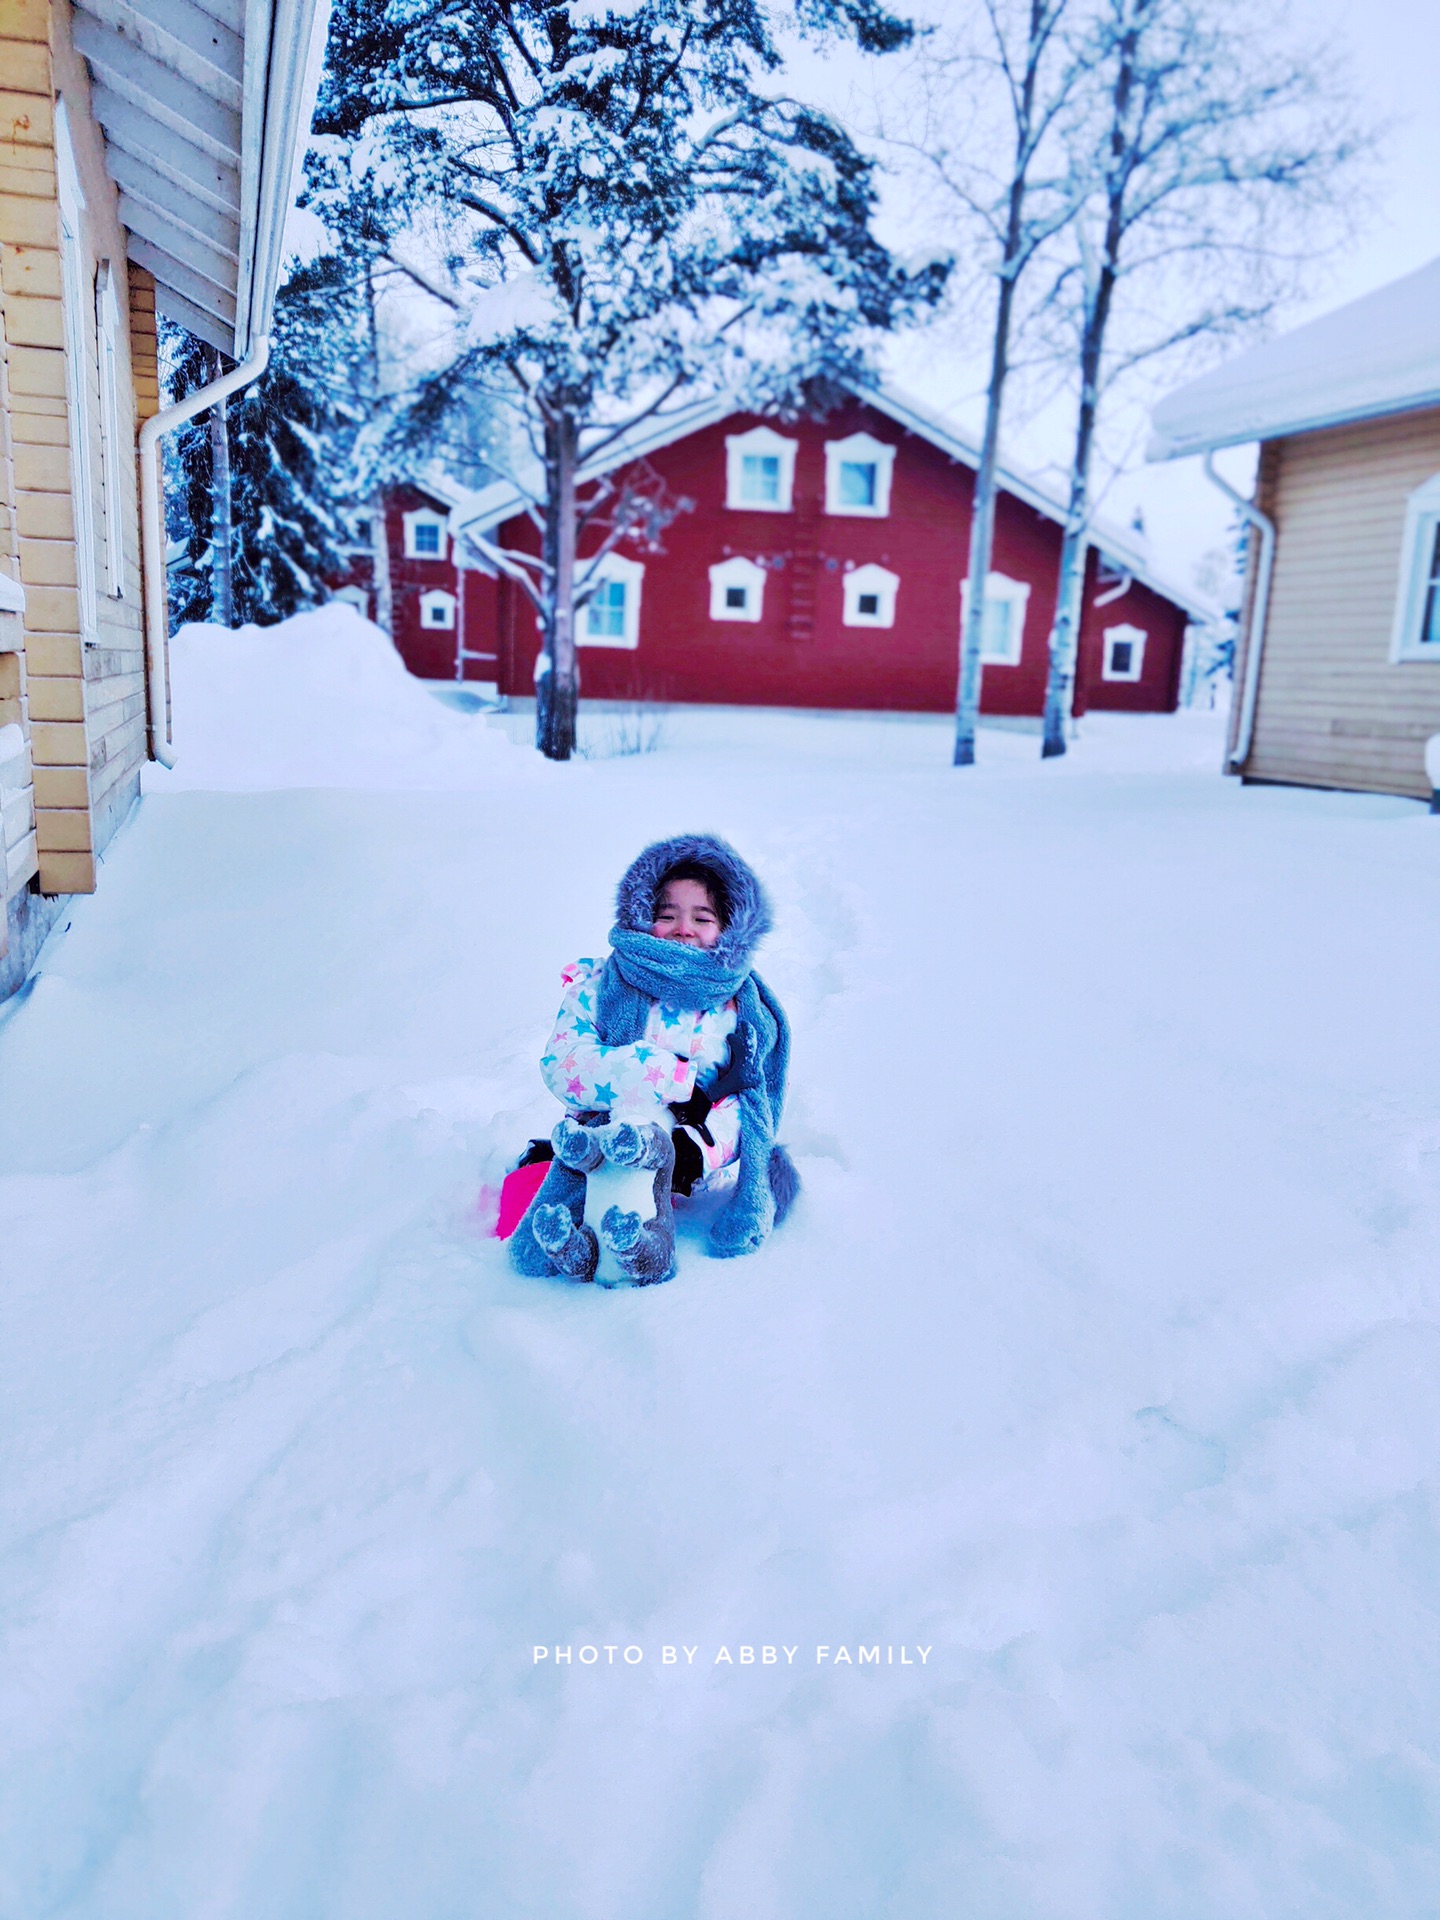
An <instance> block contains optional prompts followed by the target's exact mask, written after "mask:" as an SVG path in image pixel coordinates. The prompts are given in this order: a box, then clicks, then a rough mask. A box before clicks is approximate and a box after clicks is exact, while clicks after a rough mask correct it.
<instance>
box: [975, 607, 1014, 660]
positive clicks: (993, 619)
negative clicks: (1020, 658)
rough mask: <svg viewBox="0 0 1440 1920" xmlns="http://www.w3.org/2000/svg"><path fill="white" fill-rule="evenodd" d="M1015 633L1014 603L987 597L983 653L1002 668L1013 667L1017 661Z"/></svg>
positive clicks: (982, 632)
mask: <svg viewBox="0 0 1440 1920" xmlns="http://www.w3.org/2000/svg"><path fill="white" fill-rule="evenodd" d="M1014 631H1015V604H1014V602H1013V601H1011V600H996V599H993V598H989V597H987V599H986V601H985V618H984V621H983V622H982V624H981V644H980V651H981V653H982V654H983V655H985V657H986V658H987V659H990V660H993V661H995V662H997V663H998V664H999V665H1001V666H1009V665H1011V664H1012V663H1013V662H1014V659H1015V653H1014V644H1015V643H1014Z"/></svg>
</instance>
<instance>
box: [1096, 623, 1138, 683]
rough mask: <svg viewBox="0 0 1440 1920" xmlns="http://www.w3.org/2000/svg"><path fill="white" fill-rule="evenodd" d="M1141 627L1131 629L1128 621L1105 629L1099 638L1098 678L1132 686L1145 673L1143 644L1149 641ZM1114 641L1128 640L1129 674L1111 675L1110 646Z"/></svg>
mask: <svg viewBox="0 0 1440 1920" xmlns="http://www.w3.org/2000/svg"><path fill="white" fill-rule="evenodd" d="M1149 637H1150V636H1149V635H1148V634H1147V633H1146V631H1145V629H1144V628H1143V627H1132V626H1131V625H1130V624H1129V623H1128V621H1127V622H1122V624H1121V625H1120V626H1118V627H1106V629H1105V631H1104V632H1103V633H1102V634H1101V636H1100V641H1101V653H1100V678H1101V679H1102V680H1114V681H1119V682H1121V683H1122V684H1125V685H1130V686H1133V685H1134V683H1135V682H1136V681H1137V680H1138V679H1139V678H1140V676H1141V674H1142V673H1143V672H1144V671H1145V642H1146V641H1147V640H1148V639H1149ZM1115 640H1128V641H1129V642H1130V646H1131V654H1130V671H1129V673H1113V672H1112V671H1111V669H1110V645H1111V642H1112V641H1115Z"/></svg>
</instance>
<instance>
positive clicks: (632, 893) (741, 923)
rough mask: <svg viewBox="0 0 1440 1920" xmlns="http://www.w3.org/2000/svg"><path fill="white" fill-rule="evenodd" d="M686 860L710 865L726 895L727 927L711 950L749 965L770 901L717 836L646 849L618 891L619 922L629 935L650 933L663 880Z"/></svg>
mask: <svg viewBox="0 0 1440 1920" xmlns="http://www.w3.org/2000/svg"><path fill="white" fill-rule="evenodd" d="M682 860H694V861H696V862H697V863H698V864H699V865H700V866H702V867H708V868H709V869H710V870H711V872H713V873H714V874H715V875H716V877H717V878H718V879H719V881H720V884H721V886H722V887H723V888H724V891H725V903H726V906H727V908H728V910H729V916H730V918H729V924H728V925H727V926H726V928H725V930H724V932H723V933H722V934H721V935H720V938H719V940H718V941H717V942H716V943H715V946H714V948H713V949H712V951H713V952H714V953H716V954H717V955H718V956H719V958H720V959H721V960H722V961H723V962H724V963H725V964H727V965H729V964H733V963H735V962H745V961H748V960H749V958H750V956H751V954H753V952H754V951H755V948H756V947H757V946H758V945H759V944H760V942H761V941H762V940H763V939H764V937H765V935H766V934H767V933H769V931H770V927H771V916H770V902H769V899H768V898H767V897H766V893H765V889H764V888H763V887H762V886H761V884H760V882H759V881H758V880H757V879H756V877H755V875H754V873H753V872H752V871H751V870H750V868H749V867H748V866H747V865H746V863H745V862H744V861H743V860H742V859H741V858H740V855H739V854H738V853H737V852H736V851H735V849H734V848H733V847H732V846H730V845H729V844H728V843H727V842H726V841H724V840H720V839H718V838H717V837H716V836H715V835H714V834H713V833H682V834H677V835H676V837H675V838H674V839H673V840H657V841H656V842H655V844H654V845H653V846H649V847H646V849H645V851H644V852H643V853H642V854H641V855H640V856H639V858H638V859H637V860H635V861H633V862H632V863H631V866H630V868H629V870H628V872H627V873H626V875H625V878H624V879H623V880H622V881H621V882H620V885H619V887H618V889H617V890H616V894H615V918H616V920H617V921H618V922H619V924H620V925H621V926H622V927H624V928H625V929H626V930H627V931H628V932H630V933H649V931H650V929H651V927H652V926H653V925H654V924H655V893H656V889H657V888H658V886H659V884H660V876H661V875H662V874H663V873H665V872H667V871H668V870H669V869H670V868H671V867H675V866H678V865H679V864H680V862H681V861H682Z"/></svg>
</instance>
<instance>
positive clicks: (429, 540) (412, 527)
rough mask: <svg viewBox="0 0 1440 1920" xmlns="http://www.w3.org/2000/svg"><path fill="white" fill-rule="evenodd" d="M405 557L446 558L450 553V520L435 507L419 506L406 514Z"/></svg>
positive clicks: (409, 558) (422, 558) (416, 558)
mask: <svg viewBox="0 0 1440 1920" xmlns="http://www.w3.org/2000/svg"><path fill="white" fill-rule="evenodd" d="M404 526H405V558H406V559H407V560H444V559H446V558H447V557H448V555H449V550H450V542H449V540H448V538H447V529H448V526H449V522H448V521H447V519H446V517H445V515H444V514H443V513H436V511H435V509H434V508H433V507H417V508H416V509H415V511H414V512H413V513H407V514H405V515H404Z"/></svg>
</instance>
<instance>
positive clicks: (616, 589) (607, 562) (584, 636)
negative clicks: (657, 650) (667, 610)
mask: <svg viewBox="0 0 1440 1920" xmlns="http://www.w3.org/2000/svg"><path fill="white" fill-rule="evenodd" d="M593 578H594V580H595V591H594V592H593V593H592V594H591V595H590V597H589V599H588V600H587V601H586V602H585V604H584V606H583V607H581V609H580V612H579V614H578V616H577V618H576V622H575V644H576V646H577V647H638V646H639V644H640V585H641V582H642V581H643V580H644V578H645V568H644V565H643V563H642V562H641V561H639V560H627V559H626V557H625V555H624V554H623V553H607V554H606V556H605V558H604V559H603V560H602V561H601V562H600V565H599V568H598V569H597V572H596V574H595V575H594V576H593ZM588 584H589V582H588V581H587V585H588Z"/></svg>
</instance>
